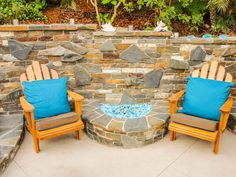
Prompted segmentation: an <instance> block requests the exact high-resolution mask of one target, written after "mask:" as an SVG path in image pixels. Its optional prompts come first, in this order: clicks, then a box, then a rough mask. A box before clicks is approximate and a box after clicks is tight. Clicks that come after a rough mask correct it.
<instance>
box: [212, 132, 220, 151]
mask: <svg viewBox="0 0 236 177" xmlns="http://www.w3.org/2000/svg"><path fill="white" fill-rule="evenodd" d="M219 144H220V135H218V137H217V138H216V141H215V144H214V150H213V151H214V153H215V154H218V152H219Z"/></svg>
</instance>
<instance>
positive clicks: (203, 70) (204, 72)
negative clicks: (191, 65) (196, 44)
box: [200, 64, 209, 78]
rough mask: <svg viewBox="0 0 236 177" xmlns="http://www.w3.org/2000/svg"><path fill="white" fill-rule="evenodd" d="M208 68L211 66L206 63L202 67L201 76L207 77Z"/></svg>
mask: <svg viewBox="0 0 236 177" xmlns="http://www.w3.org/2000/svg"><path fill="white" fill-rule="evenodd" d="M208 68H209V64H205V65H204V66H203V67H202V69H201V74H200V77H201V78H207V74H208Z"/></svg>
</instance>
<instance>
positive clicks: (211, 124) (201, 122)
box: [171, 113, 219, 131]
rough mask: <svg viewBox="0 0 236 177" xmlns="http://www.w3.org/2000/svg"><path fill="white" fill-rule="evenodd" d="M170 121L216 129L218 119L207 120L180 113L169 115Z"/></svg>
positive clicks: (210, 129) (205, 128) (209, 129)
mask: <svg viewBox="0 0 236 177" xmlns="http://www.w3.org/2000/svg"><path fill="white" fill-rule="evenodd" d="M171 121H173V122H175V123H180V124H183V125H188V126H191V127H195V128H200V129H203V130H208V131H216V130H217V129H218V123H219V122H218V121H214V120H208V119H204V118H200V117H196V116H191V115H187V114H182V113H175V114H173V115H172V117H171Z"/></svg>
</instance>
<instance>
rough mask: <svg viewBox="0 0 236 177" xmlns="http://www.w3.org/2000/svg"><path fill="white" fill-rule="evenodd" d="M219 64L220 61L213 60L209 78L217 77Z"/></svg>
mask: <svg viewBox="0 0 236 177" xmlns="http://www.w3.org/2000/svg"><path fill="white" fill-rule="evenodd" d="M217 66H218V62H217V61H213V62H211V66H210V71H209V75H208V79H213V80H214V79H215V75H216V70H217Z"/></svg>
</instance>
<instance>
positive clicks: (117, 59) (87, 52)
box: [0, 25, 236, 115]
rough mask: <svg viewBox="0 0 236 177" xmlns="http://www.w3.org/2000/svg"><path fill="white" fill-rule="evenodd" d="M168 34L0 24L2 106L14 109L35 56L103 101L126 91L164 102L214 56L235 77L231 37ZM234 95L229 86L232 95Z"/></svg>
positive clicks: (234, 45) (235, 111) (87, 95)
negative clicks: (183, 36)
mask: <svg viewBox="0 0 236 177" xmlns="http://www.w3.org/2000/svg"><path fill="white" fill-rule="evenodd" d="M171 35H172V34H171V33H168V32H167V33H165V32H151V31H125V30H120V31H117V32H113V33H108V32H101V31H98V30H97V27H96V25H19V26H0V68H1V70H0V91H1V94H0V110H1V112H5V111H13V110H16V109H18V106H19V105H18V101H17V97H18V96H19V95H20V94H21V93H20V91H19V90H20V89H19V88H20V83H19V76H20V74H21V73H23V72H25V69H26V67H27V66H28V65H30V64H31V63H32V61H33V60H37V61H40V63H47V64H48V67H50V68H54V69H55V70H57V71H58V73H59V74H60V76H67V77H68V78H69V87H70V88H71V89H72V90H74V91H76V92H78V93H80V94H82V95H84V96H85V98H89V99H97V98H99V99H101V100H104V101H107V102H119V101H120V99H121V96H122V94H123V93H124V92H126V93H128V94H129V95H131V96H133V97H134V98H135V99H136V100H137V101H139V102H146V101H152V102H157V103H160V104H165V105H167V98H168V97H169V96H170V95H171V94H173V93H175V92H177V91H179V90H181V89H183V88H184V87H185V84H186V81H187V76H188V75H189V73H190V72H191V71H192V70H194V69H196V68H199V67H201V66H202V64H204V63H205V62H208V61H211V60H218V61H219V62H220V63H221V64H222V65H224V66H225V67H226V69H227V71H228V72H230V73H231V74H232V75H233V77H234V78H236V65H235V62H236V40H235V38H228V39H218V38H214V39H198V38H196V39H187V38H172V37H171ZM234 81H235V80H234ZM235 93H236V91H235V88H233V89H232V95H233V97H235ZM10 98H11V99H10ZM14 98H15V99H14ZM15 103H16V104H15ZM235 114H236V106H234V108H233V109H232V115H235Z"/></svg>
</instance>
